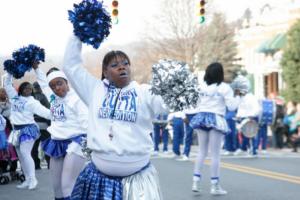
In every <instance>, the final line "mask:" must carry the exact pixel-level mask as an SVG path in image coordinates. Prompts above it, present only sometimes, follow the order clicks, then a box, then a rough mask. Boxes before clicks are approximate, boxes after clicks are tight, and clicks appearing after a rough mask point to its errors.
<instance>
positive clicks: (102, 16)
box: [68, 0, 111, 49]
mask: <svg viewBox="0 0 300 200" xmlns="http://www.w3.org/2000/svg"><path fill="white" fill-rule="evenodd" d="M68 13H69V20H70V21H71V22H72V24H73V28H74V34H75V35H76V36H77V37H78V38H79V39H80V40H81V41H82V42H84V43H86V44H90V45H92V46H93V47H94V48H95V49H98V48H99V46H100V44H101V43H102V42H103V40H104V39H105V38H106V37H107V36H108V35H109V29H110V28H111V17H110V15H109V13H108V12H107V11H106V10H105V8H104V7H103V2H98V1H97V0H83V1H82V2H81V3H79V4H78V5H77V4H74V10H73V11H71V10H69V11H68Z"/></svg>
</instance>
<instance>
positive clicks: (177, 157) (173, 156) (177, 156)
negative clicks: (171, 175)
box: [171, 153, 181, 160]
mask: <svg viewBox="0 0 300 200" xmlns="http://www.w3.org/2000/svg"><path fill="white" fill-rule="evenodd" d="M171 158H172V159H175V160H179V159H181V156H180V155H177V154H175V153H174V154H173V155H172V156H171Z"/></svg>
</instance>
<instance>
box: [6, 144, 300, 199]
mask: <svg viewBox="0 0 300 200" xmlns="http://www.w3.org/2000/svg"><path fill="white" fill-rule="evenodd" d="M195 156H196V151H195V148H194V150H193V152H192V154H191V160H190V161H185V162H183V161H177V160H175V159H173V158H172V157H171V154H170V155H167V156H165V155H164V156H158V157H154V158H153V159H152V163H153V164H154V165H155V167H156V168H157V170H158V172H159V177H160V184H161V188H162V193H163V197H164V200H196V199H206V200H210V199H221V200H237V199H243V200H250V199H251V200H253V199H254V200H283V199H284V200H296V199H297V200H298V199H299V198H300V170H299V167H300V153H290V152H289V150H288V151H270V152H269V153H268V154H266V155H261V156H259V157H258V158H251V157H248V156H239V157H237V156H231V157H230V156H227V157H225V156H223V157H222V164H221V166H222V168H221V185H222V187H223V188H224V189H226V190H227V191H228V194H227V195H225V196H212V195H210V194H209V189H210V180H209V178H210V177H209V165H210V162H209V161H210V160H209V159H208V160H206V165H205V168H204V173H203V174H204V175H203V180H202V184H201V187H202V191H203V192H202V193H200V194H198V193H194V192H192V191H191V185H192V174H193V165H194V159H195ZM36 173H37V178H38V180H39V185H38V188H37V189H36V190H33V191H28V190H18V189H16V185H17V184H18V182H16V181H14V182H10V183H9V184H7V185H0V200H19V199H22V200H52V199H54V197H53V192H52V188H51V181H50V175H49V171H48V170H47V169H42V170H38V171H37V172H36Z"/></svg>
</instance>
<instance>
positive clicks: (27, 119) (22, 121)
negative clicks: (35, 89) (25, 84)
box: [4, 74, 51, 143]
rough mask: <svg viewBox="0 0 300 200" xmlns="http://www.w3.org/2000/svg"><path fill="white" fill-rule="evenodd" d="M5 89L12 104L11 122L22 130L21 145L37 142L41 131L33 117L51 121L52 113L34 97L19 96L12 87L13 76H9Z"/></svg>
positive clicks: (17, 128) (15, 127) (14, 126)
mask: <svg viewBox="0 0 300 200" xmlns="http://www.w3.org/2000/svg"><path fill="white" fill-rule="evenodd" d="M4 88H5V90H6V93H7V95H8V98H9V100H10V102H11V112H10V113H11V114H10V121H11V124H12V125H13V128H14V129H16V130H20V131H21V132H20V137H19V143H22V142H24V141H27V140H35V139H36V138H38V137H39V129H38V126H37V124H36V123H35V121H34V117H33V115H34V114H36V115H39V116H41V117H43V118H46V119H50V116H51V115H50V111H49V109H47V108H46V107H44V106H43V105H42V104H41V103H40V102H39V101H37V100H35V99H34V98H33V97H32V96H28V97H24V96H19V95H18V93H17V91H16V89H15V88H14V87H13V85H12V75H10V74H7V78H6V79H5V83H4Z"/></svg>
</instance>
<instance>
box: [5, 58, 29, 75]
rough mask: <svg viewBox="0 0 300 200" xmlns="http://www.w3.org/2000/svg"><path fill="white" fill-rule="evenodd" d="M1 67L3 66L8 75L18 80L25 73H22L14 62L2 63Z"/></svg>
mask: <svg viewBox="0 0 300 200" xmlns="http://www.w3.org/2000/svg"><path fill="white" fill-rule="evenodd" d="M3 65H4V70H6V71H7V72H8V73H9V74H12V75H13V77H15V78H17V79H19V78H22V77H23V76H24V73H25V72H23V71H22V70H20V69H19V68H18V65H17V63H16V61H14V60H6V61H4V63H3Z"/></svg>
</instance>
